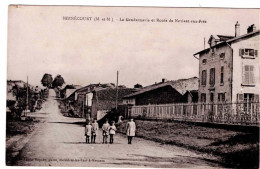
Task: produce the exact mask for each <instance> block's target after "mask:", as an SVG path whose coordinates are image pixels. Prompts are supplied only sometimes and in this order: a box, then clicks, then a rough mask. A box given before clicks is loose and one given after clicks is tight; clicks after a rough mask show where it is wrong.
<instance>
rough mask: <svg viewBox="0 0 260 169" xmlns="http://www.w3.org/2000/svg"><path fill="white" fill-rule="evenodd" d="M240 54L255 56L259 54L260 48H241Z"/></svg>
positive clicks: (244, 56) (245, 56)
mask: <svg viewBox="0 0 260 169" xmlns="http://www.w3.org/2000/svg"><path fill="white" fill-rule="evenodd" d="M239 55H240V56H242V57H243V58H255V57H257V56H258V50H254V49H249V48H245V49H239Z"/></svg>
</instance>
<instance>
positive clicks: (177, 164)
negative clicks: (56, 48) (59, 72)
mask: <svg viewBox="0 0 260 169" xmlns="http://www.w3.org/2000/svg"><path fill="white" fill-rule="evenodd" d="M33 116H35V117H36V118H42V119H44V122H43V123H41V124H40V126H39V127H38V128H37V130H36V131H35V132H34V134H33V135H32V136H31V137H30V138H29V140H28V142H27V143H26V144H25V145H24V147H23V148H22V149H21V151H20V153H19V155H18V156H17V161H16V163H15V165H19V166H24V165H26V166H82V167H83V166H84V167H139V168H140V167H155V168H157V167H160V168H162V167H167V168H181V167H182V168H190V167H194V168H195V167H196V168H218V167H220V166H219V165H218V163H217V162H216V161H217V159H216V158H215V157H210V156H208V155H205V154H198V153H195V152H192V151H189V150H187V149H184V148H180V147H176V146H172V145H163V144H160V143H156V142H153V141H148V140H144V139H141V138H134V140H133V144H131V145H129V144H127V138H126V137H125V136H124V135H121V134H116V135H115V138H114V144H102V143H101V142H102V138H101V135H100V134H99V136H98V138H97V144H85V137H84V126H83V123H84V119H80V118H69V117H64V116H63V115H62V114H61V113H60V110H59V108H58V102H57V100H56V99H55V92H54V91H53V90H50V96H49V99H48V100H47V101H46V102H45V103H44V105H43V108H42V109H41V110H40V111H39V112H36V113H34V114H33Z"/></svg>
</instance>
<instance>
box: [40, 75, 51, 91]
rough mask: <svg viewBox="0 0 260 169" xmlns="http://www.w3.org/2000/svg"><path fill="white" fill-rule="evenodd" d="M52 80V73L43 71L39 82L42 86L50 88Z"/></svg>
mask: <svg viewBox="0 0 260 169" xmlns="http://www.w3.org/2000/svg"><path fill="white" fill-rule="evenodd" d="M52 81H53V78H52V75H51V74H48V73H45V74H44V75H43V77H42V80H41V83H42V85H43V86H44V87H48V88H50V87H51V85H52Z"/></svg>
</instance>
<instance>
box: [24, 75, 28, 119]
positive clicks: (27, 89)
mask: <svg viewBox="0 0 260 169" xmlns="http://www.w3.org/2000/svg"><path fill="white" fill-rule="evenodd" d="M28 103H29V94H28V76H27V88H26V110H25V114H24V115H25V116H26V113H27V111H28Z"/></svg>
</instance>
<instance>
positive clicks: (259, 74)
mask: <svg viewBox="0 0 260 169" xmlns="http://www.w3.org/2000/svg"><path fill="white" fill-rule="evenodd" d="M259 40H260V35H257V36H254V37H252V38H249V39H246V40H241V41H240V42H236V43H234V44H232V45H231V46H232V48H233V88H232V100H233V102H235V101H237V94H238V93H240V94H242V93H255V94H260V68H259V67H260V59H259V57H260V56H259V45H260V44H259ZM241 48H252V49H255V50H258V57H256V58H255V59H242V58H241V56H239V49H241ZM243 64H244V65H245V64H249V65H254V69H255V70H254V75H255V87H248V86H241V84H242V73H243V69H242V66H243Z"/></svg>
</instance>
